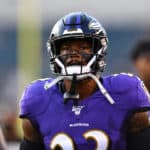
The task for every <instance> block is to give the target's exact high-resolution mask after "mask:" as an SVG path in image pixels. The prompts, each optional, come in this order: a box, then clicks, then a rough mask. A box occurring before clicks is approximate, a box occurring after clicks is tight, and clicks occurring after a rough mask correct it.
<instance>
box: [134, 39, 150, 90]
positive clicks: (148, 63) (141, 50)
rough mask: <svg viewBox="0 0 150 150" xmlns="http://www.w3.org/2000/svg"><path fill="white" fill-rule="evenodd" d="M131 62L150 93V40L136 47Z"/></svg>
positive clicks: (141, 42) (140, 42)
mask: <svg viewBox="0 0 150 150" xmlns="http://www.w3.org/2000/svg"><path fill="white" fill-rule="evenodd" d="M131 60H132V62H133V64H134V66H135V68H136V70H137V72H138V74H139V76H140V78H141V79H142V80H143V81H144V84H145V86H146V88H147V89H148V91H149V93H150V39H143V40H141V41H139V42H138V43H137V44H136V45H135V47H134V48H133V50H132V52H131Z"/></svg>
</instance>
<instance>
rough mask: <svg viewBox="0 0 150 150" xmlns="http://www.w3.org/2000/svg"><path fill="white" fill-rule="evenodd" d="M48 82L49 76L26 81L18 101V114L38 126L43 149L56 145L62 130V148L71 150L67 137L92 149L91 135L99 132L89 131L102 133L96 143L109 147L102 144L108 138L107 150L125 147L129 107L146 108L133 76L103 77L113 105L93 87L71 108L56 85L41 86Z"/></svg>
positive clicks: (85, 149)
mask: <svg viewBox="0 0 150 150" xmlns="http://www.w3.org/2000/svg"><path fill="white" fill-rule="evenodd" d="M50 81H51V79H47V80H43V81H40V80H38V81H36V82H34V83H32V84H30V85H29V86H28V87H27V88H26V90H25V93H24V96H23V97H22V100H21V103H20V115H21V116H22V117H27V118H30V119H31V120H34V122H35V123H36V124H37V125H38V128H39V131H40V132H41V134H42V136H43V140H44V143H45V148H46V150H50V145H53V144H54V145H57V144H60V143H57V142H55V140H54V138H56V137H60V135H61V134H60V133H64V134H65V136H66V140H64V141H66V142H67V141H68V144H67V145H68V149H65V150H72V149H71V148H69V139H70V140H72V141H73V142H74V143H75V144H76V146H77V148H78V150H94V149H95V147H96V144H95V143H96V142H94V141H95V140H94V137H96V138H97V137H99V135H97V134H95V133H94V132H93V130H94V131H98V133H100V135H101V134H104V135H106V136H104V139H100V138H98V140H99V141H98V142H97V143H98V145H107V146H109V143H106V141H107V140H108V139H109V140H110V141H111V148H110V149H111V150H125V149H126V141H125V138H126V132H125V131H126V126H125V123H126V120H127V119H128V117H129V115H130V114H131V112H132V111H133V110H137V109H141V108H144V107H150V103H149V101H148V98H147V96H146V94H145V92H144V90H143V88H142V86H141V81H140V80H139V79H138V78H137V77H135V76H128V75H125V74H119V75H116V76H108V77H104V78H103V85H104V87H105V88H106V89H107V90H108V92H109V93H110V95H111V96H112V97H113V99H114V100H115V104H113V105H111V104H110V103H109V102H108V101H107V100H106V98H105V97H104V96H103V95H102V94H101V92H100V91H99V90H97V91H96V92H95V93H94V94H93V95H91V96H89V97H88V98H86V99H84V100H83V101H80V102H79V107H78V108H74V109H73V102H72V101H69V102H68V103H67V104H64V103H63V94H62V93H61V92H60V91H59V90H58V88H57V86H53V87H52V88H50V89H47V90H45V89H44V85H45V83H46V82H50ZM85 133H91V134H92V136H93V140H86V139H85V137H84V136H83V135H84V134H85ZM64 134H63V135H64ZM107 137H108V139H107ZM96 138H95V139H96ZM105 140H106V141H105ZM64 141H63V140H62V143H63V142H64ZM59 142H61V140H59ZM60 145H61V144H60ZM101 150H105V149H104V148H102V149H101Z"/></svg>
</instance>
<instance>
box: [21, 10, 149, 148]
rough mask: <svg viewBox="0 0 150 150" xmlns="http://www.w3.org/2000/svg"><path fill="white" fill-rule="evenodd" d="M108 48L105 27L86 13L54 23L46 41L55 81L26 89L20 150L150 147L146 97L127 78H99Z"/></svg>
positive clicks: (139, 84) (134, 79)
mask: <svg viewBox="0 0 150 150" xmlns="http://www.w3.org/2000/svg"><path fill="white" fill-rule="evenodd" d="M107 44H108V38H107V34H106V32H105V29H104V28H103V27H102V25H101V24H100V23H99V22H98V21H97V20H96V19H95V18H94V17H91V16H89V15H88V14H86V13H82V12H75V13H70V14H68V15H66V16H64V17H62V18H61V19H60V20H58V22H57V23H56V24H55V25H54V27H53V29H52V31H51V34H50V37H49V40H48V42H47V48H48V53H49V58H50V66H51V71H52V73H53V74H54V75H56V76H57V78H55V79H52V78H46V79H39V80H36V81H34V82H32V83H31V84H29V85H28V86H27V87H26V89H25V91H24V94H23V96H22V98H21V101H20V117H21V118H22V119H23V123H22V128H23V131H24V139H23V141H22V143H21V147H20V150H44V149H45V150H50V149H51V150H56V149H63V150H75V149H78V150H84V149H86V150H91V149H94V148H97V150H106V149H108V148H109V149H111V150H120V149H121V150H127V149H128V150H131V149H132V150H133V149H136V150H149V149H150V144H149V143H150V142H149V139H150V128H149V121H148V114H147V113H146V112H144V111H146V110H148V109H150V102H149V99H148V96H147V95H146V93H145V91H144V89H143V86H142V82H141V81H140V80H139V79H138V78H137V77H135V76H133V75H131V74H125V73H122V74H115V75H110V76H107V77H102V75H101V72H103V70H104V68H105V66H106V61H105V59H106V54H107V53H106V50H107ZM95 129H96V130H95Z"/></svg>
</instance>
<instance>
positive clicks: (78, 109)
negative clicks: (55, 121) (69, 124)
mask: <svg viewBox="0 0 150 150" xmlns="http://www.w3.org/2000/svg"><path fill="white" fill-rule="evenodd" d="M84 107H85V106H72V112H74V114H75V115H80V113H81V110H82V109H83V108H84Z"/></svg>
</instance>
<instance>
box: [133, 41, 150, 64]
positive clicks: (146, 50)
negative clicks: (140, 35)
mask: <svg viewBox="0 0 150 150" xmlns="http://www.w3.org/2000/svg"><path fill="white" fill-rule="evenodd" d="M148 55H149V56H150V38H149V39H143V40H140V41H138V42H137V44H136V45H135V46H134V47H133V49H132V51H131V56H130V57H131V60H132V61H133V62H134V61H136V60H137V59H138V58H139V57H141V56H148Z"/></svg>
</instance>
